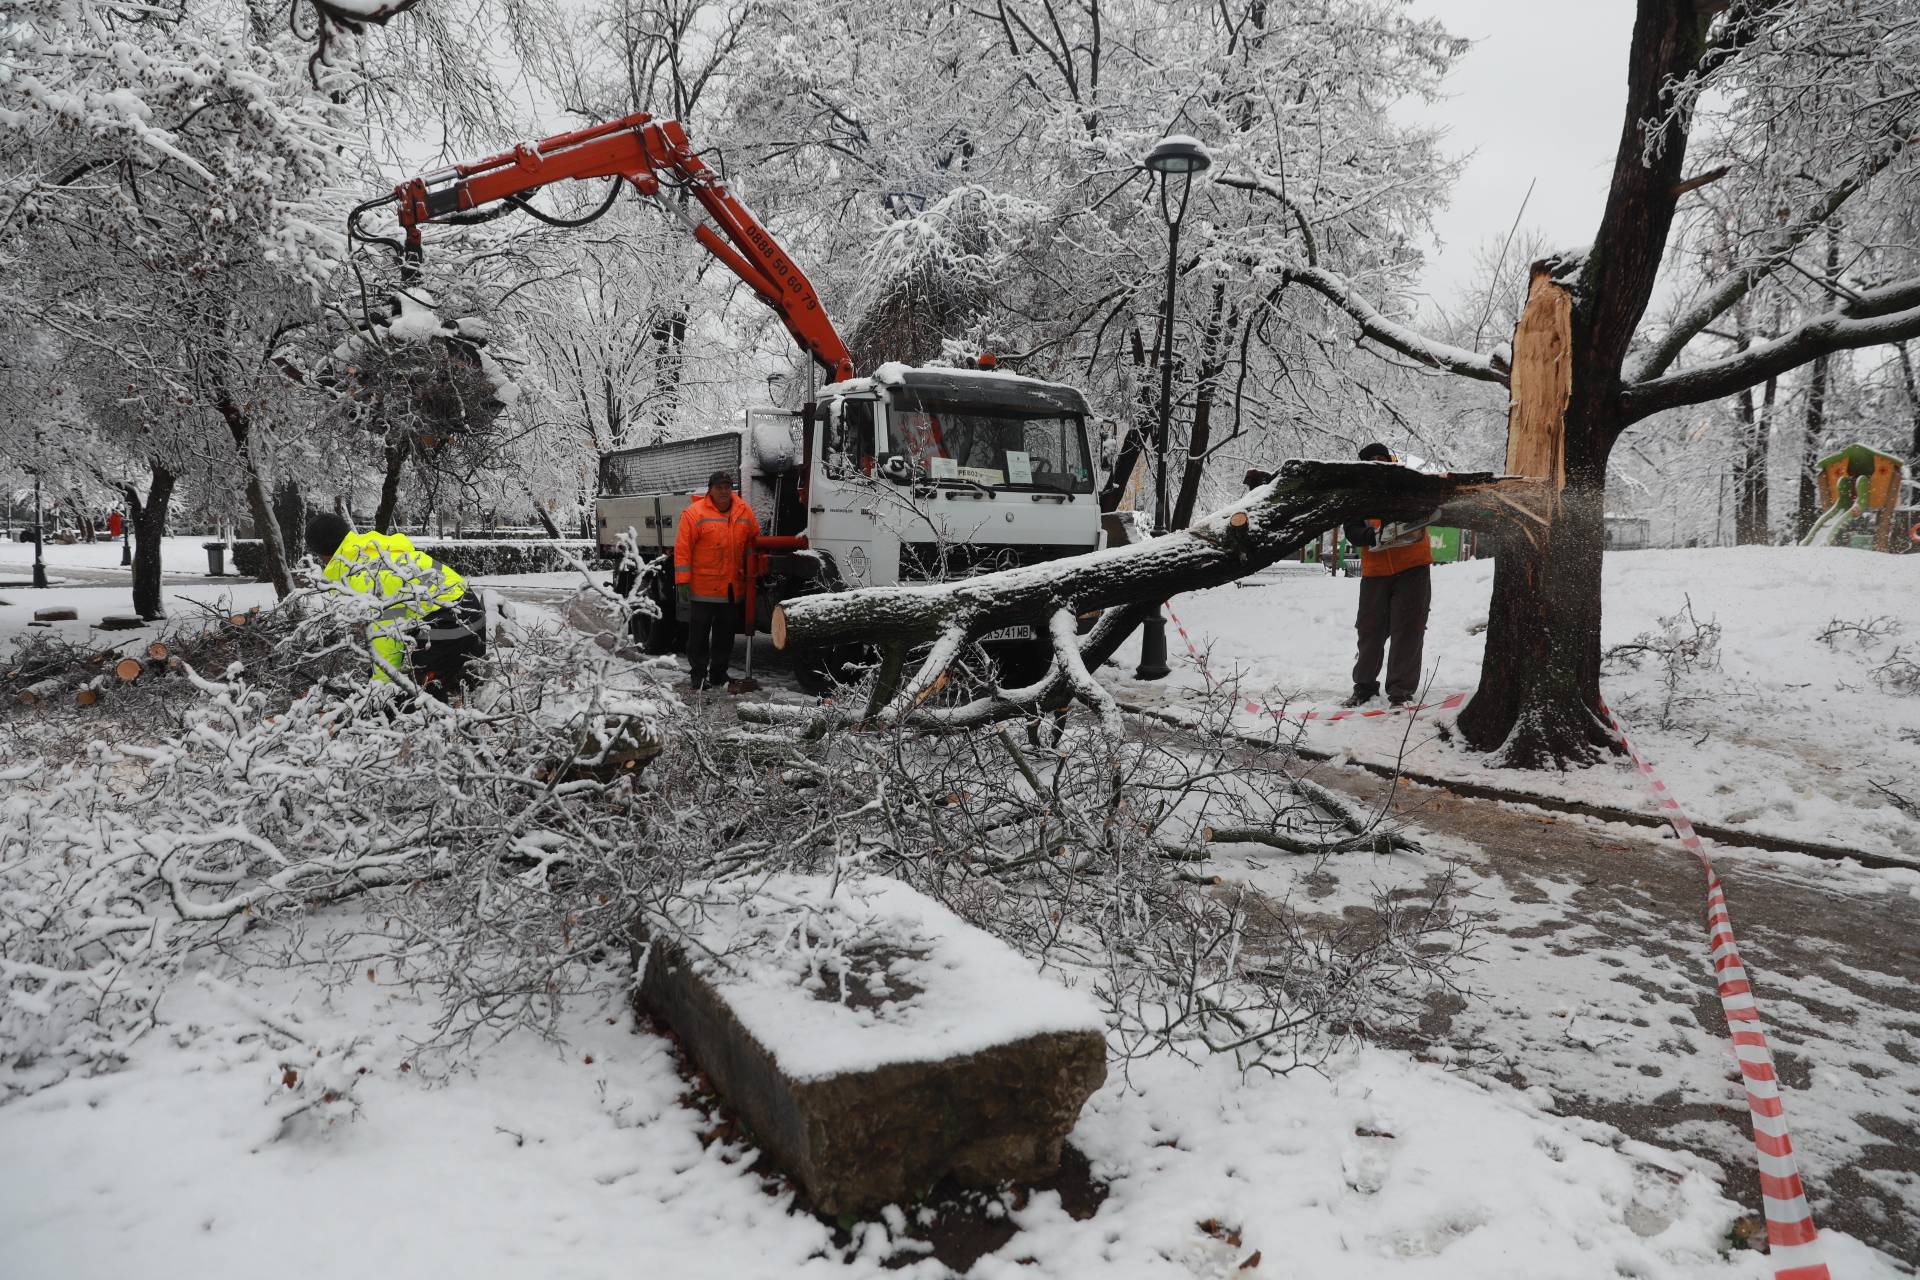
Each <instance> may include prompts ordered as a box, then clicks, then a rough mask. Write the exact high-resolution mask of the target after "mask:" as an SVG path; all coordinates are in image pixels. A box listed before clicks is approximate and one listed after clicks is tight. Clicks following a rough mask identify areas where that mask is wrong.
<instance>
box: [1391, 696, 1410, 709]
mask: <svg viewBox="0 0 1920 1280" xmlns="http://www.w3.org/2000/svg"><path fill="white" fill-rule="evenodd" d="M1412 701H1413V698H1412V696H1411V695H1409V694H1404V693H1396V694H1394V695H1393V696H1392V697H1390V698H1388V699H1387V705H1388V706H1390V707H1404V706H1406V705H1407V704H1408V703H1409V702H1412Z"/></svg>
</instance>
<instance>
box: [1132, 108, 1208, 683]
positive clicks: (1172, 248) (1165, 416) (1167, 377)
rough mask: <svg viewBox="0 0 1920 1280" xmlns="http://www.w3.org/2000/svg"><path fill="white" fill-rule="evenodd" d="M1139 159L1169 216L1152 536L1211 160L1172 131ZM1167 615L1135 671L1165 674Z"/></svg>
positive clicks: (1163, 489) (1157, 527)
mask: <svg viewBox="0 0 1920 1280" xmlns="http://www.w3.org/2000/svg"><path fill="white" fill-rule="evenodd" d="M1140 163H1141V165H1142V166H1143V167H1144V168H1145V169H1146V170H1147V171H1148V172H1149V173H1152V174H1156V175H1158V176H1159V179H1160V216H1161V217H1163V218H1165V219H1166V220H1167V293H1166V298H1165V299H1164V301H1163V302H1162V304H1161V307H1160V421H1159V422H1157V423H1156V424H1154V430H1153V457H1154V469H1155V475H1154V485H1153V536H1154V537H1156V538H1157V537H1159V536H1160V535H1161V534H1163V533H1165V532H1166V531H1167V436H1168V434H1169V433H1170V432H1171V430H1172V426H1173V286H1174V283H1175V281H1176V280H1177V279H1178V276H1179V270H1180V222H1181V220H1182V219H1184V218H1185V217H1186V216H1187V197H1188V196H1189V195H1191V194H1192V192H1193V175H1194V174H1196V173H1199V172H1200V171H1201V170H1203V169H1205V168H1207V167H1208V166H1209V165H1211V164H1212V163H1213V157H1212V156H1210V155H1208V154H1207V149H1206V148H1205V147H1204V146H1202V145H1201V144H1200V140H1199V139H1197V138H1189V137H1187V136H1186V135H1185V134H1174V135H1172V136H1171V137H1166V138H1162V139H1160V141H1159V142H1156V143H1155V144H1154V145H1153V150H1151V151H1149V152H1147V154H1146V158H1145V159H1143V160H1142V161H1141V162H1140ZM1175 175H1178V176H1179V178H1180V199H1179V203H1178V204H1177V205H1176V204H1175V203H1173V200H1172V198H1171V194H1170V192H1169V190H1168V188H1169V187H1171V186H1172V185H1173V178H1174V176H1175ZM1167 672H1168V667H1167V621H1166V619H1165V618H1163V617H1162V616H1161V615H1160V612H1159V610H1157V609H1156V610H1155V611H1154V615H1153V617H1151V618H1149V619H1147V621H1146V622H1144V623H1142V624H1141V627H1140V665H1139V666H1138V667H1137V668H1135V670H1134V673H1133V674H1134V676H1135V677H1136V678H1138V679H1141V680H1160V679H1164V678H1165V677H1166V675H1167Z"/></svg>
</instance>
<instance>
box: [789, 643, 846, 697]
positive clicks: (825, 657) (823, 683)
mask: <svg viewBox="0 0 1920 1280" xmlns="http://www.w3.org/2000/svg"><path fill="white" fill-rule="evenodd" d="M861 656H863V655H862V654H861V651H860V649H859V647H858V646H851V645H836V646H833V647H829V648H825V649H820V648H811V647H809V648H805V649H801V650H800V651H798V652H797V653H795V654H794V655H793V682H794V683H795V684H797V685H799V686H800V691H801V692H802V693H805V694H808V695H810V696H812V697H815V698H824V697H828V696H830V695H831V694H832V693H833V691H834V690H835V689H838V688H839V687H840V686H842V685H848V684H853V683H854V682H855V681H857V680H859V678H860V677H861V676H862V675H863V674H864V671H863V669H862V665H861V663H860V661H859V659H860V657H861Z"/></svg>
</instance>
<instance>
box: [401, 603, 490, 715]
mask: <svg viewBox="0 0 1920 1280" xmlns="http://www.w3.org/2000/svg"><path fill="white" fill-rule="evenodd" d="M414 637H415V642H416V644H417V646H418V647H417V648H415V649H414V651H413V674H414V678H415V679H417V680H418V681H420V683H421V685H422V687H424V688H425V689H426V691H427V692H428V693H430V694H432V695H433V696H434V697H436V698H439V699H440V700H441V701H442V702H444V701H446V699H447V697H448V695H449V694H450V693H452V692H454V691H455V690H458V689H459V688H460V685H461V681H462V680H463V679H465V677H466V673H467V663H468V662H470V661H472V660H473V659H475V658H484V657H486V656H487V606H486V602H485V601H484V600H482V599H481V597H480V593H479V592H478V591H477V590H475V589H473V588H472V587H469V588H467V590H466V593H465V594H463V595H462V596H461V597H460V598H459V599H458V600H455V601H454V602H453V603H452V604H449V605H442V606H440V607H439V608H438V609H435V610H434V611H433V612H432V613H429V614H428V615H427V616H426V617H424V618H422V619H421V620H420V625H419V626H418V627H417V628H416V629H415V631H414Z"/></svg>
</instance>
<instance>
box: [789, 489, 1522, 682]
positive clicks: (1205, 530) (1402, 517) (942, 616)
mask: <svg viewBox="0 0 1920 1280" xmlns="http://www.w3.org/2000/svg"><path fill="white" fill-rule="evenodd" d="M1538 489H1539V486H1538V485H1532V484H1528V483H1527V482H1525V481H1519V480H1496V479H1495V478H1494V477H1493V476H1492V475H1490V474H1488V473H1484V472H1482V473H1476V474H1473V475H1456V476H1432V475H1423V474H1421V473H1420V472H1417V471H1411V470H1408V469H1407V468H1405V467H1397V466H1393V465H1391V464H1388V463H1380V462H1304V461H1299V460H1295V461H1291V462H1288V463H1286V464H1285V465H1284V466H1283V467H1281V469H1280V474H1279V476H1278V477H1276V478H1275V479H1274V480H1273V481H1271V482H1270V483H1268V484H1265V485H1262V486H1261V487H1260V488H1258V489H1254V490H1251V491H1249V492H1248V493H1246V494H1245V495H1244V496H1242V497H1241V499H1240V500H1239V501H1238V502H1236V503H1235V504H1233V505H1232V506H1230V507H1226V508H1223V509H1221V510H1219V511H1216V512H1214V513H1213V514H1212V515H1210V516H1208V517H1206V518H1205V519H1203V520H1200V521H1198V522H1197V523H1195V524H1194V525H1192V526H1191V527H1190V528H1186V529H1181V530H1178V531H1176V532H1173V533H1169V534H1166V535H1165V536H1163V537H1159V538H1153V539H1149V540H1147V541H1144V542H1137V543H1134V544H1132V545H1131V546H1125V547H1110V548H1108V549H1106V550H1104V551H1095V552H1091V553H1089V554H1087V555H1080V556H1069V557H1067V558H1066V559H1063V560H1049V561H1046V562H1045V563H1043V564H1036V565H1028V566H1025V567H1022V568H1018V569H1007V570H1003V571H1001V572H999V573H987V574H981V575H979V576H978V577H972V578H963V579H959V580H957V581H953V582H940V583H926V584H918V585H913V586H893V587H865V588H862V589H859V590H855V591H836V592H830V593H823V594H820V595H811V596H802V597H800V598H799V599H797V600H788V601H786V602H784V603H783V604H781V605H780V606H779V607H777V608H776V609H775V610H774V612H773V628H772V629H773V641H774V644H775V645H776V646H777V647H779V648H782V649H786V648H793V647H807V646H815V645H835V644H874V645H881V646H891V645H895V644H900V643H905V644H907V645H909V646H912V645H918V644H927V643H931V642H933V641H935V640H938V639H940V638H941V637H942V636H943V635H945V634H946V633H947V632H949V631H952V630H958V631H960V632H961V633H962V634H963V636H964V637H965V638H967V639H971V638H973V637H974V636H979V635H984V634H985V633H987V632H989V631H996V630H999V629H1000V628H1002V627H1009V626H1014V625H1018V624H1025V625H1027V626H1031V627H1033V628H1034V629H1035V630H1036V632H1043V631H1045V630H1046V628H1047V625H1048V620H1049V618H1050V617H1051V616H1052V614H1053V613H1055V612H1056V611H1058V610H1059V609H1061V608H1067V609H1070V610H1071V611H1072V612H1073V613H1074V614H1075V615H1076V616H1077V615H1079V614H1084V613H1089V612H1092V611H1094V610H1096V609H1112V608H1115V607H1117V606H1121V605H1129V604H1139V603H1158V602H1160V601H1163V600H1168V599H1171V598H1172V597H1174V596H1176V595H1178V594H1180V593H1181V592H1183V591H1199V590H1202V589H1204V588H1207V587H1217V586H1221V585H1223V584H1225V583H1228V582H1232V581H1233V580H1234V579H1236V578H1242V577H1245V576H1246V575H1247V574H1250V573H1253V572H1255V571H1257V570H1259V569H1263V568H1265V567H1266V566H1267V565H1270V564H1272V563H1273V562H1274V561H1276V560H1279V559H1281V558H1282V557H1284V556H1287V555H1289V554H1291V553H1293V552H1296V551H1298V550H1299V549H1300V548H1301V547H1303V546H1305V545H1306V544H1307V543H1309V542H1311V541H1313V540H1314V539H1315V538H1317V537H1319V536H1320V534H1321V532H1322V531H1323V530H1326V529H1331V528H1333V527H1335V526H1336V525H1339V524H1341V523H1343V522H1345V521H1348V520H1356V519H1360V518H1362V517H1365V518H1371V519H1386V520H1394V521H1409V520H1411V521H1418V520H1421V519H1424V518H1427V517H1431V516H1435V515H1436V514H1440V508H1442V507H1443V506H1446V507H1448V510H1447V511H1446V512H1445V513H1444V514H1445V515H1446V517H1447V518H1448V519H1459V520H1462V521H1466V522H1469V525H1468V527H1484V526H1486V525H1488V524H1489V523H1493V524H1504V523H1507V522H1511V521H1513V520H1515V519H1537V518H1538V517H1537V516H1536V515H1535V514H1534V513H1533V509H1532V505H1531V504H1532V503H1534V502H1535V501H1537V497H1538Z"/></svg>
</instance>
